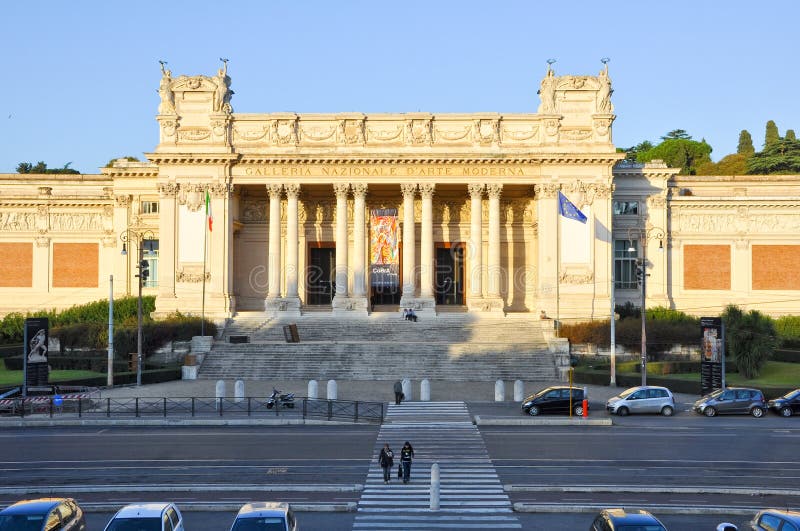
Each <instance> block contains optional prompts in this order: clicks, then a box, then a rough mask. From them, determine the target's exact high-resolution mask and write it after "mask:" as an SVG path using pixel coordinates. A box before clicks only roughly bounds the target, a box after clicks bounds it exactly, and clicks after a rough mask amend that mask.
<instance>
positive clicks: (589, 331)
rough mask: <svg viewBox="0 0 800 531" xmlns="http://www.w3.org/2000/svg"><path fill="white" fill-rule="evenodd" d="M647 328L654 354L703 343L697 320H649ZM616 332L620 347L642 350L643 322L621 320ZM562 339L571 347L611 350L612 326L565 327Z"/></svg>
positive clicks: (648, 341) (596, 322) (599, 322)
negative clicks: (572, 344)
mask: <svg viewBox="0 0 800 531" xmlns="http://www.w3.org/2000/svg"><path fill="white" fill-rule="evenodd" d="M670 312H672V310H670ZM676 313H680V312H676ZM656 315H658V314H656ZM646 325H647V347H648V349H653V351H654V352H657V351H664V350H668V349H669V348H671V347H672V345H678V344H682V345H691V344H699V342H700V325H699V322H698V321H697V320H696V319H694V318H690V319H682V318H681V319H678V318H674V317H673V318H670V319H667V320H662V319H660V318H658V317H654V318H652V319H650V318H648V320H647V323H646ZM615 331H616V342H617V344H618V345H624V346H625V347H627V348H629V349H632V350H641V345H642V321H641V319H638V318H637V319H634V318H628V319H620V320H619V321H618V322H617V323H616V327H615ZM561 336H562V337H566V338H567V339H569V340H570V342H572V343H594V344H596V345H603V346H608V345H609V344H610V339H611V328H610V322H609V321H608V320H605V321H590V322H585V323H577V324H570V325H564V326H563V327H562V328H561Z"/></svg>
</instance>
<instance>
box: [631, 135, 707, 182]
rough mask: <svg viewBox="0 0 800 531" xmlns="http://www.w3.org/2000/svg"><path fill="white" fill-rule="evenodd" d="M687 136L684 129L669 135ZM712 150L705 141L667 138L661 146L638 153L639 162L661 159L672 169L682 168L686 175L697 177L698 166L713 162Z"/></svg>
mask: <svg viewBox="0 0 800 531" xmlns="http://www.w3.org/2000/svg"><path fill="white" fill-rule="evenodd" d="M672 134H678V135H682V136H683V135H685V136H689V135H687V134H686V132H685V131H683V130H682V129H676V130H675V131H670V132H669V133H667V135H672ZM711 151H712V148H711V146H710V145H708V144H707V143H706V141H705V140H701V141H700V142H698V141H697V140H691V137H689V138H682V137H681V138H677V137H676V138H667V139H666V140H664V141H663V142H661V143H660V144H659V145H657V146H655V147H654V148H652V149H649V150H647V151H645V152H642V153H638V154H637V156H636V160H637V161H638V162H650V161H651V160H653V159H661V160H663V161H664V162H666V163H667V165H669V166H670V167H672V168H680V169H681V173H682V174H684V175H696V174H697V166H698V165H700V164H702V163H704V162H711Z"/></svg>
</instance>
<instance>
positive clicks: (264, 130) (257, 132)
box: [233, 124, 269, 142]
mask: <svg viewBox="0 0 800 531" xmlns="http://www.w3.org/2000/svg"><path fill="white" fill-rule="evenodd" d="M268 135H269V126H267V125H265V124H259V125H258V126H256V127H245V126H239V127H234V128H233V139H234V140H239V141H242V142H258V141H259V140H263V139H265V138H267V136H268Z"/></svg>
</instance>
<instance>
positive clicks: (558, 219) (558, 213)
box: [556, 198, 561, 337]
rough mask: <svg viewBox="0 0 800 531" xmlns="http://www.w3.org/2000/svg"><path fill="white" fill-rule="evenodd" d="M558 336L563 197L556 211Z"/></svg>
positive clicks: (558, 333)
mask: <svg viewBox="0 0 800 531" xmlns="http://www.w3.org/2000/svg"><path fill="white" fill-rule="evenodd" d="M556 337H561V198H558V210H557V211H556Z"/></svg>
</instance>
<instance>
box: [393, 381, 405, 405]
mask: <svg viewBox="0 0 800 531" xmlns="http://www.w3.org/2000/svg"><path fill="white" fill-rule="evenodd" d="M402 401H403V384H402V382H401V381H400V380H397V381H396V382H395V383H394V403H395V404H397V405H398V406H399V405H400V402H402Z"/></svg>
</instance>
